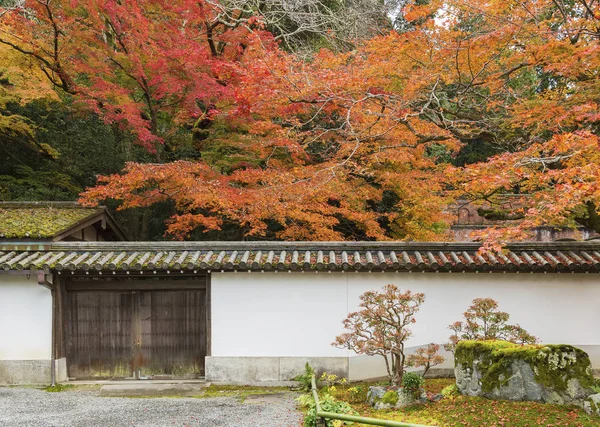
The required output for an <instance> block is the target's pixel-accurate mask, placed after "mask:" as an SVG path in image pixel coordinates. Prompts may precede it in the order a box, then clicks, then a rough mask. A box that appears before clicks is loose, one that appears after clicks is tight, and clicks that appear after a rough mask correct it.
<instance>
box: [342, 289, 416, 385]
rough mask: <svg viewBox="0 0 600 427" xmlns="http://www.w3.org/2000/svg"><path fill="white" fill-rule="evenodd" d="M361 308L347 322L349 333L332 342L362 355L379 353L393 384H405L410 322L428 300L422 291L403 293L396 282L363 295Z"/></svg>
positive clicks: (351, 314) (346, 326)
mask: <svg viewBox="0 0 600 427" xmlns="http://www.w3.org/2000/svg"><path fill="white" fill-rule="evenodd" d="M360 301H361V302H360V308H361V309H360V310H359V311H356V312H353V313H350V314H348V317H347V318H346V319H345V320H344V321H343V323H344V327H345V328H346V330H347V331H348V332H346V333H343V334H341V335H339V336H338V337H337V338H336V340H335V341H334V342H333V343H332V345H334V346H336V347H339V348H347V349H350V350H352V351H354V352H356V353H358V354H366V355H379V356H382V357H383V358H384V359H385V366H386V369H387V373H388V376H389V379H390V382H391V383H392V385H395V386H398V385H400V384H401V383H402V375H403V374H404V366H405V363H406V355H405V352H404V343H405V342H406V340H407V339H408V338H409V337H410V336H411V335H412V332H411V331H410V329H409V325H411V324H412V323H415V322H416V319H415V314H416V313H417V312H418V311H419V308H420V307H421V304H423V302H424V301H425V295H424V294H422V293H412V292H411V291H405V292H402V291H401V290H400V289H398V287H396V286H395V285H386V286H384V288H383V289H381V290H379V291H368V292H365V293H364V294H362V295H361V296H360Z"/></svg>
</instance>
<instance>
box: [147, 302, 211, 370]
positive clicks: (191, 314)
mask: <svg viewBox="0 0 600 427" xmlns="http://www.w3.org/2000/svg"><path fill="white" fill-rule="evenodd" d="M140 298H141V299H140V319H141V355H140V356H141V357H140V358H139V360H138V361H137V363H136V365H137V367H138V376H139V377H140V378H154V379H161V378H197V377H198V376H201V375H204V356H205V355H206V322H205V316H206V310H205V291H204V290H195V291H159V292H142V293H141V294H140Z"/></svg>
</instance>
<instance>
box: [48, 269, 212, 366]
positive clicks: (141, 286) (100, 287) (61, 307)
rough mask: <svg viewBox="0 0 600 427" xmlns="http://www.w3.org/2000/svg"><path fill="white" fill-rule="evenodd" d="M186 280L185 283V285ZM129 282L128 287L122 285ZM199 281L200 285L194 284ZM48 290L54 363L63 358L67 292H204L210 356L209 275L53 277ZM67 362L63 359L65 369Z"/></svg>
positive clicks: (208, 354) (209, 354) (65, 344)
mask: <svg viewBox="0 0 600 427" xmlns="http://www.w3.org/2000/svg"><path fill="white" fill-rule="evenodd" d="M186 281H187V283H186ZM124 282H129V285H128V286H125V285H124V284H123V283H124ZM198 282H200V283H198ZM51 286H52V288H53V289H52V288H51V291H53V292H54V293H55V297H54V304H53V306H52V328H53V331H54V333H53V334H52V335H53V339H52V354H53V356H54V357H53V358H54V359H56V360H58V359H61V358H65V359H66V357H67V350H66V346H67V343H66V326H67V325H66V316H67V312H66V310H68V304H67V292H69V291H86V290H87V291H114V290H124V291H135V290H146V291H152V290H157V291H158V290H163V291H164V290H186V289H189V290H193V289H205V298H206V300H205V307H206V320H205V321H206V338H205V339H206V355H205V357H208V356H211V354H212V350H211V336H212V327H211V325H212V315H211V312H212V304H211V287H212V283H211V274H210V273H206V274H190V275H184V274H182V275H178V276H175V277H174V276H173V275H160V274H157V275H154V274H153V275H152V276H150V275H148V276H138V277H131V276H128V275H112V276H104V277H102V276H101V277H94V278H91V277H90V276H87V275H71V276H63V275H57V274H54V275H53V283H52V285H51ZM68 363H69V361H68V360H66V365H67V367H68Z"/></svg>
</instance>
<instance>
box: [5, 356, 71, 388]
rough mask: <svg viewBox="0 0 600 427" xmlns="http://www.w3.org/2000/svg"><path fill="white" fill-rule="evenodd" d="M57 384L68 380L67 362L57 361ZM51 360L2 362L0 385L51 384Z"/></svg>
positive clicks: (64, 360) (63, 360)
mask: <svg viewBox="0 0 600 427" xmlns="http://www.w3.org/2000/svg"><path fill="white" fill-rule="evenodd" d="M55 363H56V365H55V366H56V382H64V381H66V380H67V360H66V359H57V360H56V361H55ZM50 366H51V361H50V360H0V385H19V384H21V385H23V384H50V378H51V375H50Z"/></svg>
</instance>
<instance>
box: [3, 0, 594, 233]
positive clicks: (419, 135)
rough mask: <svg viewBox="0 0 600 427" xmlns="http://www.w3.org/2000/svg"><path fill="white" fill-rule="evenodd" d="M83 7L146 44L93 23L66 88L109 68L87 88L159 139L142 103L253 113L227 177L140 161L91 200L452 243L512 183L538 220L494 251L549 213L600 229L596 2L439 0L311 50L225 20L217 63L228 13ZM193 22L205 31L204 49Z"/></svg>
mask: <svg viewBox="0 0 600 427" xmlns="http://www.w3.org/2000/svg"><path fill="white" fill-rule="evenodd" d="M39 4H41V5H43V4H44V3H43V2H42V3H39ZM82 4H83V3H82ZM85 4H86V5H87V6H90V5H91V6H90V7H92V6H93V7H92V8H91V10H94V11H96V12H95V13H96V14H95V15H94V16H95V17H94V18H89V19H92V20H91V21H90V22H93V23H94V25H95V28H103V25H102V23H101V21H102V19H104V18H102V19H101V18H98V17H99V16H102V17H104V16H108V17H112V16H118V17H120V19H123V20H124V22H125V23H126V25H125V26H126V28H128V29H129V31H131V32H133V33H135V36H131V39H128V40H129V43H131V44H133V45H134V46H133V47H132V48H131V49H133V52H134V53H135V54H133V53H131V54H128V53H127V52H129V51H130V48H129V45H126V46H127V49H123V47H121V48H119V47H118V45H119V43H116V45H115V46H116V50H115V53H114V54H113V53H110V54H108V53H107V52H106V46H105V45H106V42H101V41H100V39H99V35H100V34H101V32H99V30H97V29H96V30H94V31H92V32H91V33H90V34H87V33H86V31H87V30H86V29H82V28H78V29H77V31H76V32H74V34H80V33H85V34H86V35H85V36H82V37H83V38H79V39H77V38H76V39H69V40H68V41H67V40H65V43H67V44H69V43H70V44H72V45H73V46H75V45H76V46H75V47H73V50H72V53H71V54H69V55H70V56H66V57H65V56H63V57H62V58H59V59H60V61H62V62H60V64H57V63H56V61H55V62H51V63H52V64H53V66H54V71H55V72H56V74H57V76H58V79H59V82H58V83H59V84H65V82H66V84H67V85H71V84H72V80H67V79H66V77H65V78H64V79H63V77H62V76H61V74H60V72H61V71H62V70H63V69H64V67H65V66H63V64H69V65H71V64H73V65H74V73H71V75H77V76H79V77H81V76H88V77H91V76H92V75H97V76H99V79H97V81H96V80H94V83H92V84H88V85H86V84H78V85H76V88H77V89H76V90H81V91H82V93H86V95H84V96H83V98H84V99H93V100H94V102H96V103H95V104H94V108H98V109H99V111H100V112H101V113H102V112H103V113H104V115H105V117H107V119H108V120H112V121H115V120H118V121H122V122H124V123H126V124H128V126H130V127H131V129H133V130H134V132H136V133H137V134H138V136H139V138H140V140H141V141H143V142H144V141H145V142H147V143H152V142H153V141H154V140H155V138H160V136H159V132H157V129H155V127H154V125H153V124H152V119H151V118H150V119H146V118H144V116H143V115H141V114H140V112H142V111H143V112H146V113H148V112H149V113H150V115H151V114H152V108H153V107H156V106H158V108H160V109H161V111H166V112H168V113H169V114H174V115H177V117H180V119H179V121H180V122H181V123H183V122H185V121H186V120H188V118H189V117H190V116H192V117H193V116H194V115H196V116H198V115H201V114H204V113H205V111H203V110H202V109H201V108H199V107H197V105H198V100H200V101H202V102H203V103H204V104H205V105H208V104H213V105H215V108H212V109H210V112H209V114H210V115H211V118H212V119H214V120H221V121H223V122H226V123H230V124H232V123H234V124H239V123H242V124H243V125H240V126H239V128H240V129H242V128H243V132H238V133H237V134H236V135H235V138H236V141H238V142H237V144H238V146H240V147H242V148H243V149H244V150H245V151H246V152H247V153H251V156H252V157H253V159H254V160H256V161H255V162H250V163H248V162H246V163H244V162H241V163H240V164H237V165H236V166H235V167H234V168H233V169H232V170H230V171H226V172H225V171H223V170H219V169H218V168H216V167H214V165H212V164H211V163H210V162H208V161H206V160H200V161H193V162H192V161H179V162H175V163H167V164H129V165H128V166H127V168H126V169H125V170H124V171H123V173H122V174H119V175H114V176H108V177H101V178H100V179H99V185H98V186H96V187H95V188H92V189H89V190H88V191H86V192H85V193H84V195H83V200H84V201H86V202H87V203H96V202H98V201H101V200H104V199H108V198H112V199H116V200H120V201H122V202H123V205H122V207H123V208H127V207H136V206H137V207H139V206H142V207H143V206H148V205H151V204H153V203H156V202H159V201H164V200H173V201H174V202H175V205H176V209H177V211H178V214H177V215H175V216H174V217H173V218H172V219H171V222H170V225H169V233H171V234H172V235H173V236H175V237H177V238H185V237H186V236H187V235H188V234H189V233H190V231H192V230H194V229H197V228H198V229H216V228H219V227H221V226H222V224H223V222H224V221H233V222H235V223H237V224H239V225H240V226H241V227H243V229H244V230H245V233H246V234H248V235H265V234H267V235H269V234H268V233H269V232H270V231H269V230H271V231H272V230H273V229H274V230H275V231H274V233H275V236H276V237H278V238H282V239H313V240H325V239H344V238H357V237H360V238H369V239H415V240H437V239H444V238H446V237H447V236H446V235H445V234H444V233H445V230H446V228H445V226H444V224H447V223H448V221H449V220H450V218H449V217H448V216H447V215H446V214H444V207H445V206H446V205H447V203H448V202H449V201H450V200H451V199H456V198H459V197H467V198H468V199H469V200H474V201H482V202H483V201H485V202H487V203H491V204H492V206H495V205H496V204H500V203H501V198H502V194H503V193H514V192H517V193H518V194H527V197H523V199H522V202H521V203H520V208H519V209H521V212H520V214H522V216H524V220H523V221H522V222H520V223H519V224H517V225H512V226H510V227H506V226H505V225H504V226H503V227H502V228H498V229H492V230H488V231H486V232H485V233H482V234H481V235H480V236H479V237H480V238H482V239H487V241H488V243H490V244H494V243H498V242H502V241H504V240H509V239H517V238H522V237H524V236H525V235H526V232H527V229H529V228H531V227H535V226H539V225H547V224H552V225H567V226H575V225H576V224H585V225H588V226H592V227H597V229H598V230H600V221H598V218H597V217H598V206H600V189H599V188H598V176H597V175H598V172H597V171H598V166H599V162H600V154H598V153H599V151H600V150H598V134H599V132H600V109H599V107H598V103H599V102H600V99H599V94H600V43H599V41H600V9H599V8H600V6H599V4H598V3H597V2H594V1H589V0H577V1H575V2H566V1H562V0H526V1H523V2H510V1H508V2H507V1H497V0H493V1H482V0H472V1H466V0H450V1H446V0H444V1H441V0H432V1H430V2H428V3H427V4H424V5H413V6H411V7H408V8H406V16H405V17H404V18H405V20H406V21H408V22H409V23H410V24H411V25H412V30H411V31H407V32H404V33H397V32H391V33H389V34H386V35H382V36H379V37H376V38H374V39H371V40H368V41H365V42H364V43H358V44H357V46H358V47H357V48H356V49H355V50H353V51H350V52H346V53H337V54H334V53H332V52H329V51H325V50H323V51H320V52H318V53H317V54H316V55H315V56H314V57H313V58H312V59H311V60H310V61H306V60H303V59H299V58H297V57H295V56H293V55H291V54H288V53H285V52H283V51H281V50H279V49H277V48H276V46H274V45H273V44H272V43H271V42H270V39H269V38H268V36H266V35H265V34H264V33H262V32H261V26H260V25H259V24H257V25H255V26H248V25H245V26H239V27H235V25H234V26H233V27H235V28H234V29H232V30H230V29H229V27H228V26H227V25H221V26H220V27H219V28H220V29H219V31H220V33H219V37H221V41H222V42H223V44H222V46H226V47H225V51H224V52H221V53H219V54H218V55H217V56H215V55H214V53H215V51H214V45H213V46H211V45H210V44H208V43H207V39H206V37H205V36H206V30H207V29H208V28H210V25H206V23H205V21H206V20H209V21H210V20H212V19H216V18H215V16H214V15H211V13H214V12H210V7H209V4H204V3H197V4H196V3H194V4H193V5H189V9H187V8H184V7H183V6H182V7H178V6H175V5H172V4H168V3H164V2H162V1H158V0H157V1H149V0H145V1H143V2H142V1H141V0H138V1H137V2H127V5H126V6H117V5H116V4H112V3H101V4H100V3H97V2H95V1H88V2H86V3H85ZM109 5H111V6H110V7H108V6H109ZM142 6H143V7H142ZM40 7H41V6H40ZM70 7H71V6H69V5H67V4H66V3H65V4H64V5H63V6H62V9H61V11H62V12H63V14H64V16H63V15H61V16H60V19H61V20H63V19H64V23H63V22H62V21H61V25H63V26H65V25H66V26H69V25H73V26H77V25H81V21H82V19H81V14H80V13H79V12H77V10H79V9H69V8H70ZM116 9H118V10H116ZM67 10H69V11H70V12H69V13H67V12H65V11H67ZM157 11H160V12H161V13H160V14H161V16H164V19H161V20H159V19H157V18H156V15H155V13H157ZM96 16H98V17H96ZM13 19H16V18H13ZM86 19H87V18H86ZM187 19H191V21H190V22H194V23H196V24H197V28H201V29H202V31H201V32H200V35H202V36H203V37H204V38H202V40H203V42H202V44H201V45H200V44H195V40H197V39H198V33H195V32H194V31H193V30H192V29H191V28H192V27H191V26H188V25H187V24H186V25H184V24H183V22H184V21H185V22H187V21H186V20H187ZM84 21H85V20H84ZM111 22H112V21H111ZM119 22H120V21H119ZM134 22H141V23H142V24H143V25H140V27H142V28H137V26H134V25H133V23H134ZM211 22H212V21H211ZM215 22H217V21H215ZM14 23H15V25H16V28H19V31H20V33H19V34H33V36H31V37H33V40H34V42H35V43H41V42H40V41H39V40H40V39H41V36H36V31H37V30H36V29H35V28H34V29H31V28H29V27H35V24H32V23H28V25H29V27H28V26H27V25H25V24H24V23H23V22H20V21H19V22H17V21H15V22H14ZM183 27H185V28H186V30H185V31H182V28H183ZM47 28H51V26H46V29H47ZM114 34H115V35H119V34H121V32H120V31H119V30H118V29H115V30H114ZM126 34H129V33H128V32H126ZM21 37H24V36H21ZM36 37H37V38H36ZM78 37H79V36H78ZM77 40H79V41H77ZM81 40H86V41H89V42H88V43H87V45H86V46H82V45H81V44H80V41H81ZM135 40H137V41H138V42H137V44H135V43H134V41H135ZM140 40H144V43H142V42H140ZM146 40H147V41H148V45H146V43H145V41H146ZM182 40H183V41H184V43H183V44H182ZM117 41H118V40H117ZM181 45H183V47H182V48H181V50H179V46H181ZM97 49H98V51H99V52H101V54H97V53H96V50H97ZM227 49H229V50H227ZM65 50H67V51H69V49H67V48H65ZM171 51H173V52H171ZM227 52H229V53H227ZM240 53H243V54H240ZM161 54H165V55H167V57H166V58H165V57H161V56H160V55H161ZM215 58H216V59H215ZM184 59H185V60H184ZM113 60H115V61H117V62H118V63H119V64H121V65H120V66H118V67H117V68H115V67H114V63H113V64H112V65H110V64H111V62H113ZM188 60H189V61H188ZM86 61H87V62H89V63H90V64H91V65H87V68H86V66H84V65H83V62H86ZM42 62H43V61H42ZM106 64H109V65H108V66H109V68H108V69H107V68H105V67H106V66H107V65H106ZM119 69H121V70H122V72H123V73H124V74H125V75H127V74H132V76H133V77H132V78H131V84H132V85H133V86H134V87H135V89H131V88H128V87H127V86H126V85H123V84H122V79H121V77H122V76H120V75H119V73H120V72H119V71H118V70H119ZM190 69H191V70H193V71H190ZM86 70H87V71H86ZM164 70H169V72H168V74H167V73H165V72H164ZM173 76H177V78H176V79H175V80H173V79H172V77H173ZM55 78H56V77H55ZM144 80H146V81H147V82H150V83H151V85H152V90H150V91H149V93H150V94H151V95H152V96H153V98H152V102H149V103H146V105H145V106H144V108H141V107H139V105H140V103H142V104H143V101H139V100H138V101H136V102H133V101H132V99H133V100H135V99H136V98H135V96H134V95H135V94H140V93H141V94H144V93H145V92H144ZM223 82H226V84H225V85H224V86H223ZM219 86H222V88H220V87H219ZM82 87H83V88H84V89H81V88H82ZM123 100H127V102H125V101H123ZM167 105H170V106H171V107H167ZM140 117H142V118H140ZM222 138H223V139H227V138H232V136H231V135H224V136H223V137H222ZM484 143H486V144H491V145H492V146H494V147H495V149H496V151H497V152H498V153H499V154H498V155H497V156H495V157H492V158H490V159H488V160H487V161H485V162H482V163H478V164H474V165H467V166H465V167H457V166H450V165H449V161H451V159H452V157H453V156H455V155H456V153H457V152H458V151H459V150H460V149H461V147H463V146H464V145H465V144H468V145H477V144H484ZM273 224H277V227H273Z"/></svg>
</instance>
